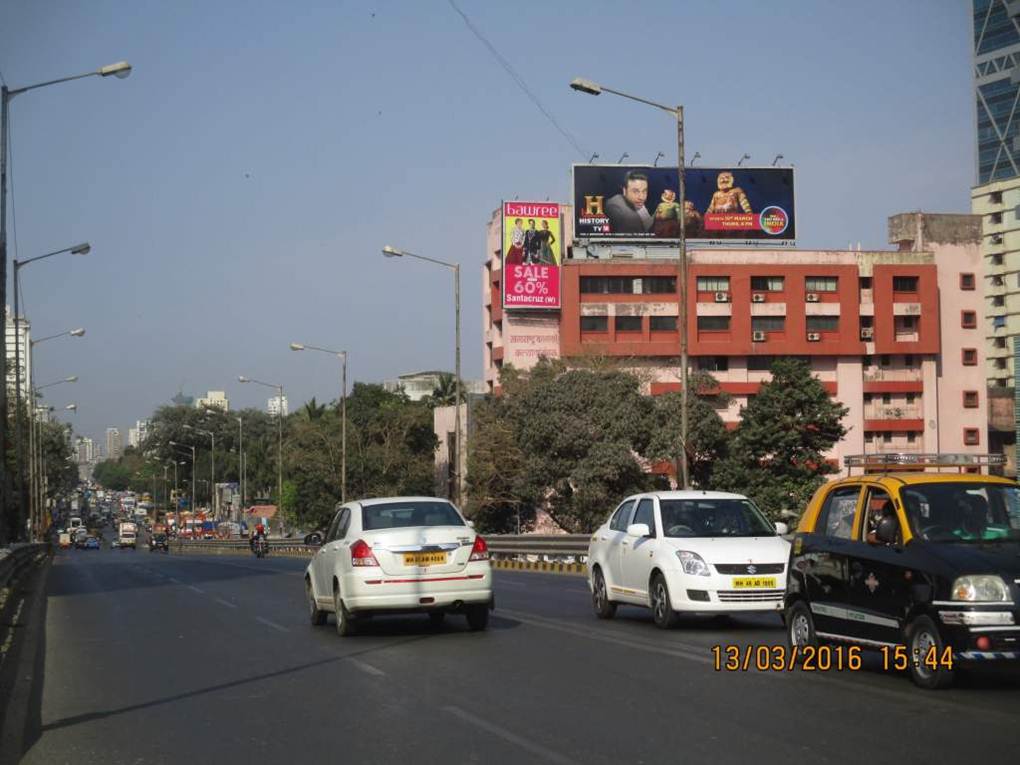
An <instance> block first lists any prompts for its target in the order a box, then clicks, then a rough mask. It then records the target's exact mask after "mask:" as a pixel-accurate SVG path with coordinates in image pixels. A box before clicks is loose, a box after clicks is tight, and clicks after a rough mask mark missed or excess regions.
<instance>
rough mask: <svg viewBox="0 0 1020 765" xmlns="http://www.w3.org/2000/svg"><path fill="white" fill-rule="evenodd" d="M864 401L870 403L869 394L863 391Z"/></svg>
mask: <svg viewBox="0 0 1020 765" xmlns="http://www.w3.org/2000/svg"><path fill="white" fill-rule="evenodd" d="M864 403H865V404H870V403H871V394H870V393H865V394H864Z"/></svg>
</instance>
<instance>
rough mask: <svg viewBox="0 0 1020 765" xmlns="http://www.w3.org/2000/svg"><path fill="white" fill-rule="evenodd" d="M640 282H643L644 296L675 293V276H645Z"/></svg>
mask: <svg viewBox="0 0 1020 765" xmlns="http://www.w3.org/2000/svg"><path fill="white" fill-rule="evenodd" d="M642 281H643V282H644V290H642V291H643V292H644V294H646V295H666V294H669V293H676V277H675V276H646V277H645V278H644V279H642Z"/></svg>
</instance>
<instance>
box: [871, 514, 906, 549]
mask: <svg viewBox="0 0 1020 765" xmlns="http://www.w3.org/2000/svg"><path fill="white" fill-rule="evenodd" d="M899 531H900V523H899V521H897V520H896V518H895V517H893V516H891V515H887V516H885V517H884V518H883V519H882V520H880V521H879V522H878V528H877V529H875V538H876V539H877V540H878V541H879V542H881V543H882V544H886V545H892V544H896V537H897V536H898V535H899Z"/></svg>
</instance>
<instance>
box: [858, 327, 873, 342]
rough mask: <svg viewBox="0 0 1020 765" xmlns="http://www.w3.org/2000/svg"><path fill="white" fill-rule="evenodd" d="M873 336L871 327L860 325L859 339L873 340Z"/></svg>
mask: <svg viewBox="0 0 1020 765" xmlns="http://www.w3.org/2000/svg"><path fill="white" fill-rule="evenodd" d="M874 338H875V330H874V328H873V327H861V340H873V339H874Z"/></svg>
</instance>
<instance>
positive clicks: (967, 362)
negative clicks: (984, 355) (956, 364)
mask: <svg viewBox="0 0 1020 765" xmlns="http://www.w3.org/2000/svg"><path fill="white" fill-rule="evenodd" d="M960 357H961V361H962V362H963V365H964V366H965V367H974V366H977V362H978V355H977V348H964V349H963V351H962V352H961V354H960Z"/></svg>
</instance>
